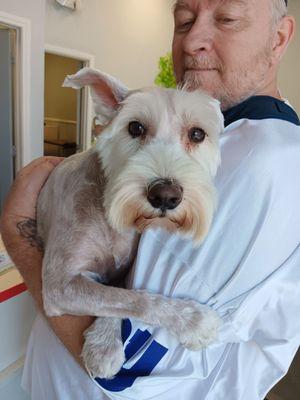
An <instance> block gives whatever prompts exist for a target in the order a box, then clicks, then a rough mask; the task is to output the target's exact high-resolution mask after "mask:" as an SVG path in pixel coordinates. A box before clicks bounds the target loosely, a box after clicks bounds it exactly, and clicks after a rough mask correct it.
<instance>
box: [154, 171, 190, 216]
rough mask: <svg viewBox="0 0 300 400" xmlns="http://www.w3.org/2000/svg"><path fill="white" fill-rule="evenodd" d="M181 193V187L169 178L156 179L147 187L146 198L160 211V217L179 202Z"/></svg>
mask: <svg viewBox="0 0 300 400" xmlns="http://www.w3.org/2000/svg"><path fill="white" fill-rule="evenodd" d="M182 195H183V189H182V187H181V186H180V185H179V184H178V183H176V182H174V181H172V180H171V179H156V180H155V181H153V182H151V183H150V184H149V186H148V188H147V200H148V201H149V203H150V204H151V205H152V207H154V208H159V209H160V210H161V211H162V215H161V216H162V217H163V216H165V214H166V211H167V210H174V208H176V207H177V206H178V205H179V204H180V203H181V201H182Z"/></svg>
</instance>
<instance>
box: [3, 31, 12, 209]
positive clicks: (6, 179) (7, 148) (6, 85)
mask: <svg viewBox="0 0 300 400" xmlns="http://www.w3.org/2000/svg"><path fill="white" fill-rule="evenodd" d="M14 40H15V32H14V30H13V29H10V28H8V27H5V26H3V25H0V213H1V211H2V208H3V203H4V199H5V197H6V195H7V193H8V190H9V187H10V185H11V184H12V181H13V179H14V175H15V165H14V121H13V115H14V112H13V100H14V96H13V90H14V59H15V54H14V49H15V45H14Z"/></svg>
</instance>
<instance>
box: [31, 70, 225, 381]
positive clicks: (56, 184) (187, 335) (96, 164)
mask: <svg viewBox="0 0 300 400" xmlns="http://www.w3.org/2000/svg"><path fill="white" fill-rule="evenodd" d="M64 86H67V87H73V88H77V89H79V88H81V87H83V86H89V87H90V91H91V96H92V99H93V103H94V106H95V112H96V115H97V117H98V119H99V120H101V121H102V123H103V125H105V128H104V130H103V132H102V133H101V135H100V136H99V138H98V141H97V143H96V144H95V146H93V147H92V148H90V149H89V150H87V151H85V152H83V153H80V154H76V155H73V156H71V157H69V158H67V159H65V160H64V161H63V162H62V163H61V164H60V165H59V166H58V167H57V168H55V170H54V172H53V173H52V174H51V176H50V178H49V179H48V181H47V182H46V184H45V186H44V188H43V189H42V191H41V193H40V196H39V199H38V207H37V221H38V235H39V236H40V237H41V238H42V240H43V243H44V259H43V269H42V280H43V301H44V308H45V312H46V314H47V315H48V316H57V315H62V314H66V313H68V314H76V315H93V316H96V317H98V318H97V319H96V320H95V322H94V323H93V325H92V326H91V327H90V328H89V329H88V330H87V331H86V332H85V343H84V346H83V351H82V358H83V361H84V364H85V366H86V368H87V370H88V372H89V373H90V375H91V376H93V377H96V376H97V377H100V378H111V377H113V376H114V375H115V374H116V373H117V372H118V371H119V370H120V368H121V367H122V365H123V363H124V360H125V357H124V350H123V343H122V340H121V322H122V319H124V318H136V319H139V320H141V321H143V322H144V323H147V324H150V325H155V326H161V327H164V328H166V329H168V330H169V332H170V333H171V334H173V335H175V336H176V338H177V339H178V341H179V342H180V343H181V344H182V345H184V346H185V347H187V348H188V349H191V350H197V349H199V348H201V347H203V346H207V345H208V344H209V343H211V342H212V341H213V340H215V338H216V336H217V331H218V327H219V323H220V322H219V318H218V316H217V314H216V313H215V312H214V311H213V310H211V309H210V308H209V307H208V306H205V305H201V304H199V303H197V302H196V301H193V300H189V299H178V298H167V297H164V296H162V295H159V294H153V293H149V292H146V291H143V290H127V289H125V288H122V287H121V286H122V279H123V278H124V274H125V273H126V272H127V271H128V268H130V266H131V264H132V262H133V260H134V257H135V254H136V249H137V243H138V238H139V235H140V233H141V232H143V231H144V230H145V229H148V228H153V229H155V228H156V227H162V228H164V229H167V230H168V231H170V232H179V233H181V234H183V235H185V236H186V237H189V238H191V240H193V241H194V243H195V244H200V243H201V241H202V240H203V239H204V238H205V236H206V234H207V232H208V230H209V227H210V224H211V221H212V218H213V213H214V210H215V207H216V194H215V189H214V185H213V177H214V176H215V174H216V171H217V168H218V165H219V163H220V152H219V146H218V138H219V134H220V132H222V130H223V116H222V113H221V111H220V105H219V102H218V101H216V100H214V99H213V98H211V97H210V96H209V95H207V94H205V93H203V92H200V91H195V92H188V91H186V90H184V88H182V89H163V88H143V89H139V90H132V91H131V90H129V89H128V88H127V87H125V86H124V85H123V84H122V83H120V82H119V81H118V80H117V79H115V78H113V77H111V76H109V75H107V74H105V73H102V72H100V71H97V70H93V69H89V68H84V69H82V70H80V71H79V72H77V73H76V74H75V75H71V76H68V77H67V78H66V80H65V82H64Z"/></svg>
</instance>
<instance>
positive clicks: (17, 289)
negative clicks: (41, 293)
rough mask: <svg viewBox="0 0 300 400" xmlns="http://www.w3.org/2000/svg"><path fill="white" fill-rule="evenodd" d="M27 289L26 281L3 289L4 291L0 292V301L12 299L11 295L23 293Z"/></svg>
mask: <svg viewBox="0 0 300 400" xmlns="http://www.w3.org/2000/svg"><path fill="white" fill-rule="evenodd" d="M26 290H27V287H26V285H25V283H24V282H22V283H20V284H19V285H16V286H13V287H11V288H9V289H6V290H3V292H0V303H2V302H3V301H6V300H8V299H10V298H11V297H14V296H17V295H18V294H20V293H23V292H25V291H26Z"/></svg>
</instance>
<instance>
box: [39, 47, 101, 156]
mask: <svg viewBox="0 0 300 400" xmlns="http://www.w3.org/2000/svg"><path fill="white" fill-rule="evenodd" d="M45 53H50V54H55V55H57V56H63V57H69V58H74V59H76V60H78V61H81V62H82V63H83V65H84V66H85V67H89V68H94V67H95V56H94V55H93V54H88V53H83V52H81V51H78V50H75V49H70V48H66V47H60V46H54V45H51V44H45ZM81 118H82V126H83V130H82V150H83V151H84V150H87V149H88V148H89V147H90V146H91V139H92V119H93V103H92V99H91V96H89V94H88V91H87V90H86V89H85V90H84V91H83V109H82V117H81Z"/></svg>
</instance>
